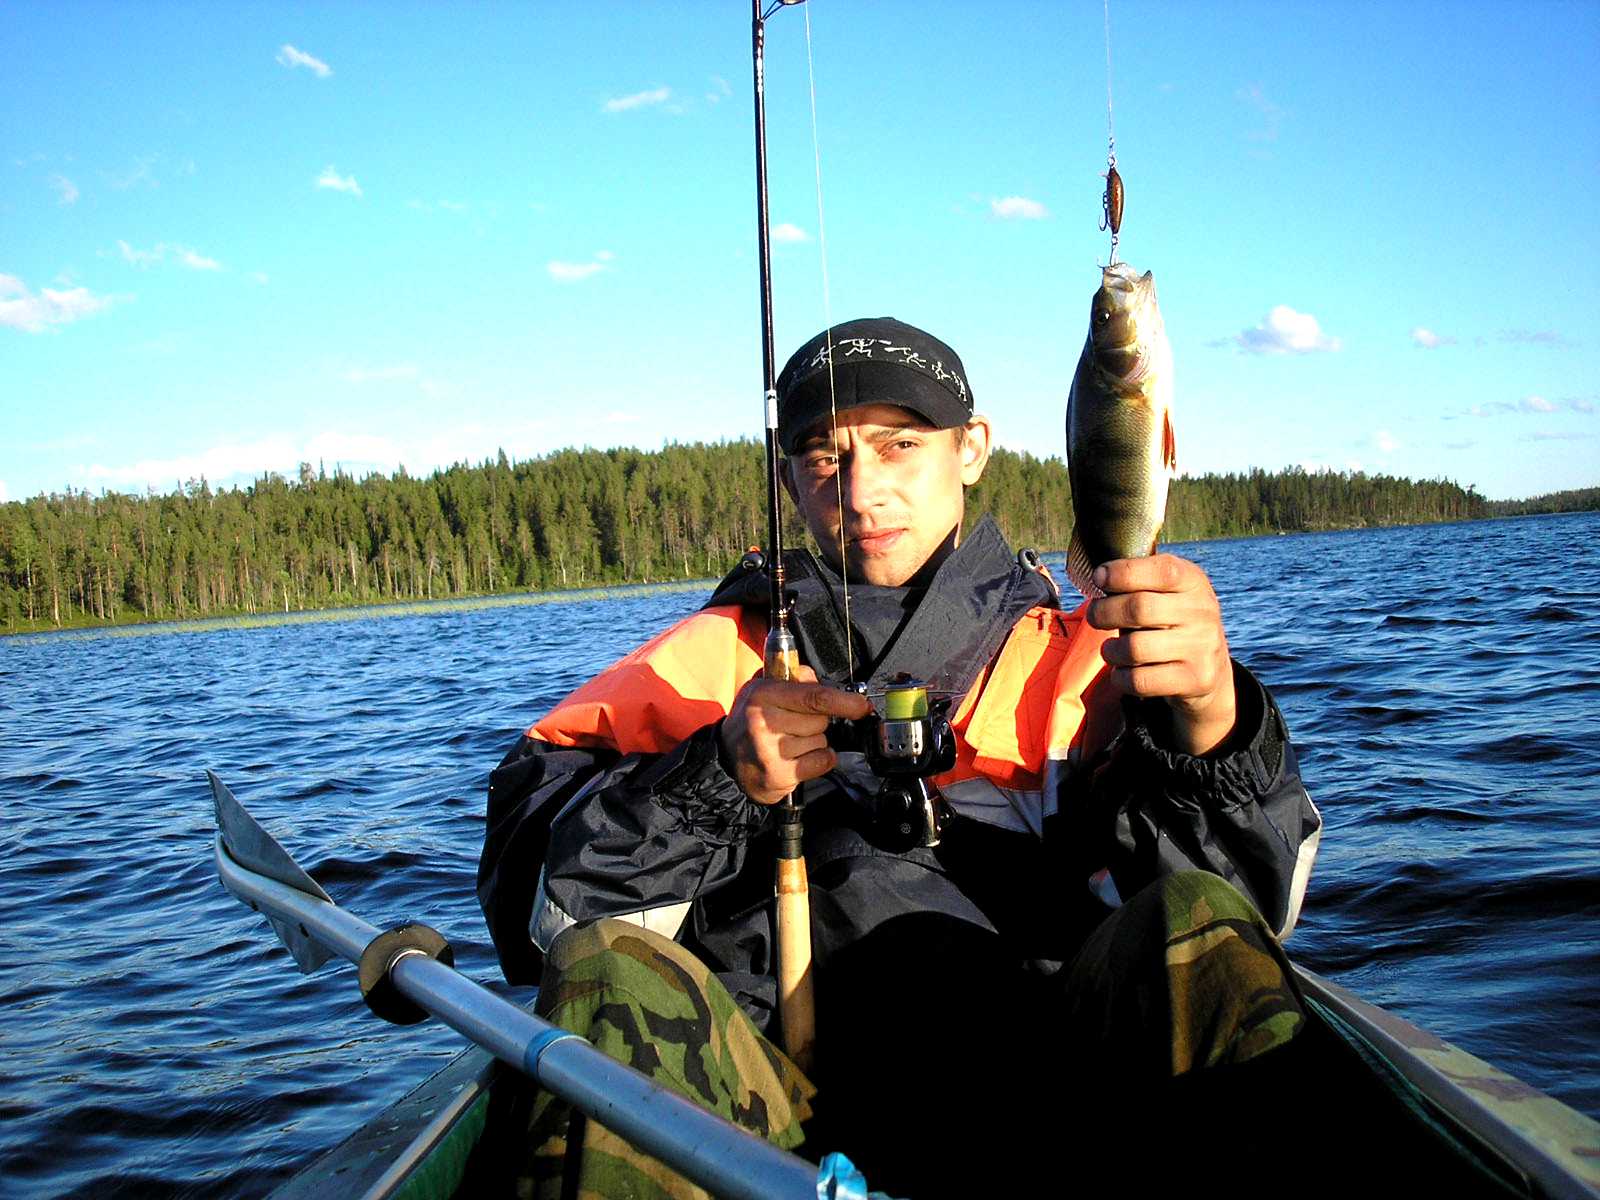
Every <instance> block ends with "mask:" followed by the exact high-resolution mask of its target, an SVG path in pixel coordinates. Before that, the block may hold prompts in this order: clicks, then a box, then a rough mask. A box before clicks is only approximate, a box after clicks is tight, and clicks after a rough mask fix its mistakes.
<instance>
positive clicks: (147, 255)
mask: <svg viewBox="0 0 1600 1200" xmlns="http://www.w3.org/2000/svg"><path fill="white" fill-rule="evenodd" d="M117 248H118V249H120V250H121V251H122V260H123V261H124V262H130V263H132V264H133V265H134V266H136V267H148V266H149V265H150V264H151V263H158V262H160V261H161V256H162V254H163V253H164V251H163V249H162V247H160V246H157V247H156V248H155V249H154V250H135V249H134V248H133V247H132V246H130V245H128V243H127V242H124V241H123V240H122V239H120V238H118V239H117Z"/></svg>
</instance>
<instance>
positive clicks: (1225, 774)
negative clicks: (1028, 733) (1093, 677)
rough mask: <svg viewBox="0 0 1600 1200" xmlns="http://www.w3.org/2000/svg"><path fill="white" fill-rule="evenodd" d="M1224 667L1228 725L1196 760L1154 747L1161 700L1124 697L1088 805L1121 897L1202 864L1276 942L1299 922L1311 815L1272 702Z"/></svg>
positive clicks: (1314, 837) (1317, 826) (1318, 824)
mask: <svg viewBox="0 0 1600 1200" xmlns="http://www.w3.org/2000/svg"><path fill="white" fill-rule="evenodd" d="M1233 674H1234V687H1235V690H1236V694H1237V696H1238V704H1239V719H1238V723H1237V725H1236V727H1235V729H1234V732H1233V734H1232V735H1231V736H1230V738H1229V739H1228V741H1227V742H1226V743H1225V744H1224V745H1223V747H1222V748H1221V750H1220V752H1217V753H1213V754H1211V755H1207V756H1205V757H1194V756H1192V755H1188V754H1183V753H1180V752H1178V751H1174V750H1171V749H1168V748H1166V747H1165V746H1163V745H1162V744H1161V743H1160V740H1159V739H1158V736H1157V734H1156V733H1155V732H1154V731H1155V729H1156V728H1159V727H1160V726H1159V725H1158V724H1157V722H1158V721H1159V720H1160V719H1161V718H1162V717H1163V716H1164V711H1163V708H1162V706H1161V702H1160V701H1137V700H1125V701H1124V702H1123V714H1124V720H1125V729H1124V732H1123V735H1122V736H1121V737H1120V738H1119V739H1118V740H1117V742H1116V744H1115V746H1114V747H1113V749H1112V751H1111V754H1110V757H1109V760H1108V761H1107V762H1106V763H1105V764H1104V765H1103V766H1102V767H1101V769H1100V770H1099V771H1098V772H1097V773H1096V775H1095V777H1094V781H1093V784H1092V788H1093V799H1092V801H1091V805H1090V808H1091V811H1094V812H1097V813H1100V814H1101V815H1102V816H1101V819H1102V820H1103V821H1104V822H1105V825H1102V830H1103V832H1108V833H1109V835H1110V837H1109V841H1110V844H1111V850H1110V864H1109V867H1110V874H1111V878H1112V880H1113V881H1114V883H1115V885H1116V890H1117V892H1118V893H1119V894H1120V895H1122V896H1131V895H1133V894H1134V892H1136V891H1137V890H1139V889H1140V888H1142V887H1144V886H1145V885H1146V884H1147V883H1150V882H1152V881H1153V880H1155V879H1157V878H1159V877H1160V876H1163V875H1169V874H1172V873H1174V872H1176V871H1182V870H1192V869H1195V868H1199V869H1201V870H1206V871H1210V872H1212V873H1213V874H1216V875H1220V876H1222V877H1223V878H1224V879H1226V880H1228V882H1230V883H1232V884H1233V885H1234V886H1235V887H1237V888H1238V889H1239V890H1240V891H1241V892H1243V893H1244V894H1245V896H1246V897H1248V898H1249V899H1250V900H1251V901H1252V902H1253V903H1254V904H1255V906H1256V908H1257V909H1258V910H1260V912H1261V914H1262V916H1264V917H1265V918H1266V920H1267V923H1268V924H1269V925H1270V926H1271V927H1272V928H1273V930H1274V931H1275V932H1276V934H1277V936H1278V938H1279V939H1280V940H1281V939H1283V938H1285V937H1287V936H1288V935H1289V933H1290V931H1291V930H1293V928H1294V925H1295V922H1296V921H1297V920H1298V919H1299V915H1300V904H1301V901H1302V899H1303V898H1304V896H1305V890H1306V884H1307V883H1308V882H1309V880H1310V877H1311V864H1312V860H1313V859H1314V858H1315V857H1316V852H1317V844H1318V842H1319V840H1320V839H1321V836H1322V815H1321V813H1319V812H1318V811H1317V807H1316V805H1315V804H1313V803H1312V802H1311V797H1310V795H1309V794H1308V793H1307V792H1306V789H1305V786H1304V784H1303V783H1302V782H1301V780H1300V769H1299V765H1298V763H1297V761H1296V759H1295V753H1294V747H1293V746H1291V745H1290V743H1289V735H1288V729H1287V727H1286V726H1285V724H1284V720H1283V714H1282V713H1281V712H1280V711H1279V710H1278V706H1277V704H1276V703H1275V702H1274V701H1273V699H1272V697H1271V696H1270V695H1268V693H1267V691H1266V689H1265V688H1264V687H1262V685H1261V684H1260V682H1259V681H1257V679H1256V678H1255V676H1254V675H1252V674H1251V673H1250V672H1249V671H1247V670H1246V669H1245V668H1244V667H1242V666H1241V665H1239V664H1238V663H1237V662H1235V663H1234V664H1233ZM1106 825H1109V829H1108V830H1107V829H1106Z"/></svg>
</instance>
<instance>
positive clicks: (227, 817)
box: [206, 770, 333, 975]
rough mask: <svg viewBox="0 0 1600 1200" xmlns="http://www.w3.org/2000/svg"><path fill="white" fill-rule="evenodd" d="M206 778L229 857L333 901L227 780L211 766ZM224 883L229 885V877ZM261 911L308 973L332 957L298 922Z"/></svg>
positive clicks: (323, 898) (218, 827)
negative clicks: (218, 774)
mask: <svg viewBox="0 0 1600 1200" xmlns="http://www.w3.org/2000/svg"><path fill="white" fill-rule="evenodd" d="M206 778H207V779H209V780H210V781H211V799H212V802H213V803H214V805H215V807H216V810H217V834H218V836H219V837H220V838H221V839H222V848H223V849H224V850H225V851H227V854H228V857H229V858H231V859H233V861H234V862H236V863H238V864H239V865H240V866H241V867H244V868H245V869H246V870H249V871H254V872H255V873H256V874H257V875H265V876H266V877H267V878H269V879H274V880H276V881H277V882H279V883H281V884H283V885H284V886H285V887H292V888H294V889H295V890H296V891H299V892H304V893H306V895H308V896H315V897H316V898H317V899H319V900H327V901H328V902H330V903H332V901H333V897H331V896H330V895H328V893H327V892H325V891H323V890H322V885H321V884H319V883H318V882H317V881H316V880H315V879H313V878H311V876H309V875H307V874H306V873H305V871H304V870H302V869H301V867H300V864H299V863H297V862H295V861H294V859H293V858H291V857H290V856H289V852H288V851H287V850H285V849H284V848H283V847H282V846H280V845H279V844H278V843H277V841H276V840H275V839H274V838H273V836H272V835H271V834H270V833H268V832H267V831H266V830H265V829H263V828H261V826H260V825H258V824H257V823H256V819H255V818H254V817H252V816H251V815H250V814H249V813H248V812H246V811H245V808H244V805H242V804H240V803H239V801H238V799H237V798H236V797H235V796H234V794H233V793H232V792H230V791H229V790H228V786H227V784H225V783H223V782H222V780H220V779H218V778H217V774H216V772H215V771H209V770H208V771H207V772H206ZM223 886H224V887H227V882H226V880H224V881H223ZM238 898H239V899H241V900H244V902H245V903H246V904H249V905H250V907H251V908H256V905H255V903H254V902H252V901H251V900H249V899H247V898H246V897H244V896H240V897H238ZM262 915H263V916H265V917H266V918H267V923H268V924H269V925H271V926H272V929H273V932H275V933H276V934H277V935H278V940H279V941H281V942H282V943H283V944H284V945H285V946H287V947H288V949H289V953H290V954H291V955H293V956H294V961H295V965H296V966H298V967H299V968H300V970H301V971H302V972H304V973H305V974H307V975H309V974H310V973H311V972H312V971H315V970H316V969H317V968H318V967H320V966H321V965H322V964H323V963H325V962H327V961H328V960H329V959H330V958H332V957H333V953H332V951H330V950H328V949H327V947H325V946H323V945H322V943H320V942H317V941H315V940H313V939H312V937H311V936H310V934H308V933H307V932H306V931H305V930H304V929H302V928H301V927H300V926H299V925H298V924H297V923H293V922H289V921H284V920H281V919H279V918H278V917H274V916H272V915H270V914H267V913H263V914H262Z"/></svg>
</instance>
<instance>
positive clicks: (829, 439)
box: [786, 404, 989, 587]
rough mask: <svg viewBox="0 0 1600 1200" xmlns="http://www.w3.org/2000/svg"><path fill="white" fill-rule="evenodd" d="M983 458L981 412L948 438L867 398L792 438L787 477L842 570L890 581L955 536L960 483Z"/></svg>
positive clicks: (933, 557) (910, 573)
mask: <svg viewBox="0 0 1600 1200" xmlns="http://www.w3.org/2000/svg"><path fill="white" fill-rule="evenodd" d="M988 458H989V422H988V420H987V418H984V417H974V418H973V420H972V422H971V423H970V424H969V425H968V426H967V436H966V438H965V439H964V440H963V441H962V443H961V444H960V445H957V439H956V433H955V431H954V430H950V429H933V428H931V427H930V426H928V424H927V423H926V422H925V421H924V420H923V419H922V418H921V417H919V416H917V415H916V414H915V413H912V412H910V411H908V410H907V409H904V408H899V407H897V406H895V405H892V404H867V405H862V406H861V407H859V408H850V409H846V410H845V411H844V412H841V413H840V414H839V419H838V425H837V427H834V426H833V425H832V423H831V422H828V421H823V422H821V423H820V424H818V425H816V426H813V427H812V428H811V429H810V430H809V431H808V432H807V433H806V435H805V436H804V437H803V438H802V439H801V441H800V444H799V448H798V449H797V450H796V452H795V454H794V455H792V456H791V457H790V459H789V463H788V473H787V480H786V481H787V483H788V485H789V492H790V495H792V496H793V497H794V502H795V504H796V506H797V507H798V508H799V509H800V515H801V516H802V517H803V518H804V519H805V523H806V527H807V528H808V529H810V530H811V536H812V537H814V538H815V539H816V540H817V545H818V546H819V547H820V548H821V550H822V555H823V557H824V558H826V559H827V560H828V561H829V562H830V563H831V564H832V565H833V566H834V568H835V569H838V567H839V565H840V557H841V555H840V546H841V543H842V545H843V551H844V552H843V560H844V565H845V568H846V572H847V577H848V578H849V579H851V580H853V581H856V582H862V583H874V584H882V585H886V586H891V587H896V586H899V585H901V584H904V583H907V582H908V581H910V580H911V579H912V578H913V577H914V576H916V575H917V573H918V572H919V571H921V570H922V568H923V567H924V566H927V565H930V564H932V565H933V566H937V564H938V562H939V561H940V560H942V559H943V557H944V555H946V554H948V553H949V552H950V550H951V549H953V548H954V546H955V544H956V541H957V540H958V538H959V536H960V527H961V517H962V513H963V511H964V502H963V497H962V488H963V487H964V486H967V485H969V484H973V483H976V482H977V481H978V477H979V476H980V475H982V474H983V467H984V464H985V463H986V462H987V461H988Z"/></svg>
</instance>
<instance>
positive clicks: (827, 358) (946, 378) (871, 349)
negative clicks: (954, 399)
mask: <svg viewBox="0 0 1600 1200" xmlns="http://www.w3.org/2000/svg"><path fill="white" fill-rule="evenodd" d="M839 347H843V348H844V357H845V358H858V357H859V358H871V359H874V360H875V361H876V358H877V355H878V353H879V352H880V351H881V353H882V354H883V355H884V356H885V357H887V358H889V360H890V361H894V360H895V359H894V356H898V361H899V363H900V365H901V366H906V367H911V368H912V369H914V370H918V371H921V372H922V373H923V374H925V375H931V376H933V377H934V378H935V379H937V380H938V381H939V382H940V383H944V384H950V383H953V384H954V385H955V389H956V391H957V392H958V393H959V394H960V396H961V398H962V399H963V400H965V399H966V398H967V381H966V380H965V379H963V378H962V377H961V373H960V372H959V371H950V370H946V369H945V365H944V362H943V360H942V359H941V360H935V361H934V362H931V363H930V362H929V361H928V360H927V359H925V358H923V357H922V355H921V354H919V353H917V351H916V350H914V349H913V348H912V347H910V346H897V345H895V344H894V343H893V342H891V341H890V340H889V339H888V338H864V337H854V338H841V339H840V340H839V341H837V342H833V343H831V344H830V343H828V342H823V343H822V345H820V346H818V347H817V352H816V353H815V354H813V355H812V356H811V360H810V361H809V362H808V363H806V365H805V366H804V367H803V368H801V372H802V373H805V372H810V371H814V370H816V369H817V368H818V367H822V366H826V365H828V364H829V363H830V362H831V361H832V360H831V352H832V351H833V350H835V349H837V348H839Z"/></svg>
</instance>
